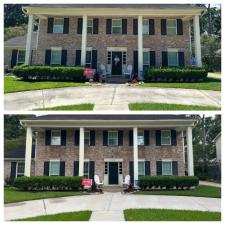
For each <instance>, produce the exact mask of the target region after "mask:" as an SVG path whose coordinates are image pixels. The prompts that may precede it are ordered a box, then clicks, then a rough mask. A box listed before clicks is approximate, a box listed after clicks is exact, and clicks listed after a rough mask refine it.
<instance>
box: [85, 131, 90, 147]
mask: <svg viewBox="0 0 225 225" xmlns="http://www.w3.org/2000/svg"><path fill="white" fill-rule="evenodd" d="M84 144H85V145H90V131H89V130H88V131H84Z"/></svg>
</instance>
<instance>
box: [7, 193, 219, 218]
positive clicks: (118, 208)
mask: <svg viewBox="0 0 225 225" xmlns="http://www.w3.org/2000/svg"><path fill="white" fill-rule="evenodd" d="M130 208H139V209H140V208H156V209H162V208H165V209H177V210H200V211H213V212H221V199H218V198H202V197H186V196H159V195H133V194H121V193H120V192H117V193H111V192H105V193H104V194H93V195H84V196H71V197H62V198H55V199H45V200H34V201H27V202H20V203H13V204H5V207H4V215H5V220H15V219H19V218H26V217H34V216H39V215H48V214H57V213H62V212H73V211H81V210H91V211H92V212H93V213H92V216H91V220H92V221H112V220H118V221H123V220H124V216H123V210H124V209H130Z"/></svg>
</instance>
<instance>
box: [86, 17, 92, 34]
mask: <svg viewBox="0 0 225 225" xmlns="http://www.w3.org/2000/svg"><path fill="white" fill-rule="evenodd" d="M93 19H94V18H89V19H87V29H88V27H91V28H92V32H91V33H88V32H87V35H88V34H93V31H94V23H93ZM88 20H91V21H92V23H91V26H88Z"/></svg>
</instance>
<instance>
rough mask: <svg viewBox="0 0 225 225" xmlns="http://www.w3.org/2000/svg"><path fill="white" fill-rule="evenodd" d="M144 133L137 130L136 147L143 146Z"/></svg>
mask: <svg viewBox="0 0 225 225" xmlns="http://www.w3.org/2000/svg"><path fill="white" fill-rule="evenodd" d="M144 142H145V141H144V131H143V130H139V131H138V145H144Z"/></svg>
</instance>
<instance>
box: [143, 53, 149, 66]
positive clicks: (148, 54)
mask: <svg viewBox="0 0 225 225" xmlns="http://www.w3.org/2000/svg"><path fill="white" fill-rule="evenodd" d="M149 51H150V50H149V49H148V50H147V49H143V67H144V66H150V53H149ZM144 53H148V64H145V63H144Z"/></svg>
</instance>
